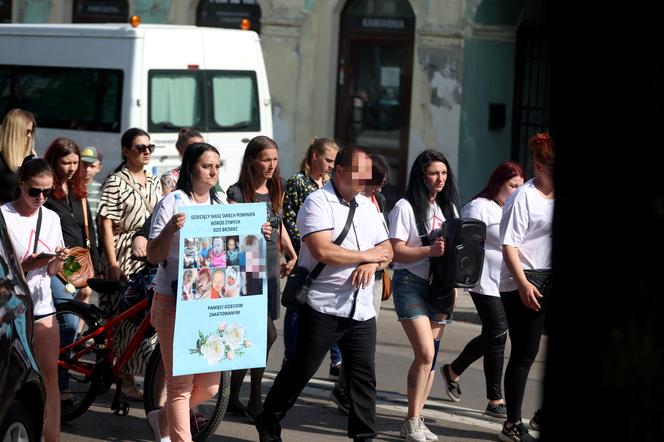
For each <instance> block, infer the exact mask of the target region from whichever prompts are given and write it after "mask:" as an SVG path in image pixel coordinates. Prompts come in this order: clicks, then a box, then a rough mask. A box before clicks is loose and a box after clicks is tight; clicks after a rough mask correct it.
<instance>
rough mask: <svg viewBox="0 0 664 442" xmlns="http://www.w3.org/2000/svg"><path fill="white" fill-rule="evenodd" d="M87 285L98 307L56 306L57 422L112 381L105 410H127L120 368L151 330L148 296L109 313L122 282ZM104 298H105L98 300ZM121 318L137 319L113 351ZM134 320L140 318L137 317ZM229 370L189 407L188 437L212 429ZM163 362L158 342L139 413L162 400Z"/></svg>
mask: <svg viewBox="0 0 664 442" xmlns="http://www.w3.org/2000/svg"><path fill="white" fill-rule="evenodd" d="M88 285H89V286H90V287H91V288H92V289H93V290H94V291H96V292H97V293H99V294H100V305H103V306H105V308H104V309H101V308H99V307H97V306H95V305H89V304H84V303H82V302H79V301H75V300H68V301H64V302H61V303H59V304H58V305H56V318H57V320H58V324H59V327H60V340H61V347H60V357H59V360H58V366H59V368H60V390H61V395H62V399H61V405H62V421H63V422H67V421H70V420H72V419H75V418H77V417H78V416H80V415H81V414H83V413H84V412H85V411H86V410H87V409H88V408H89V407H90V405H91V404H92V403H93V401H94V400H95V398H96V397H97V395H99V394H103V393H106V392H107V391H108V390H109V389H110V388H111V385H113V384H115V385H116V387H115V394H114V396H113V402H112V404H111V409H112V410H113V411H114V413H115V414H116V415H120V414H122V415H127V414H128V413H129V408H130V407H129V403H128V402H124V401H121V400H120V399H121V392H122V378H123V377H122V369H123V367H124V366H125V364H126V363H127V361H128V360H129V358H130V357H131V356H132V355H133V354H134V352H135V351H136V350H137V349H138V347H139V345H140V344H141V341H142V340H143V339H144V338H145V337H146V336H151V335H153V334H154V333H155V331H154V329H153V328H152V326H151V325H150V314H149V312H150V306H151V302H152V297H151V296H146V297H144V298H143V299H141V300H139V301H138V302H137V303H136V304H134V305H132V306H131V307H129V308H127V309H126V310H124V311H122V312H121V313H119V314H118V315H115V316H113V315H111V314H110V311H111V302H110V301H111V299H113V296H118V297H119V296H121V294H122V292H123V291H124V290H125V289H126V283H122V282H118V281H108V280H103V279H90V280H88ZM101 297H105V299H103V300H102V299H101ZM124 320H134V321H135V323H136V322H137V323H138V326H137V328H136V331H135V332H134V334H133V335H132V336H131V339H130V340H129V343H128V344H127V347H126V349H125V350H124V351H123V352H122V353H121V354H116V353H115V351H114V345H113V344H114V341H115V339H116V336H115V333H116V328H117V326H118V325H119V324H120V323H121V322H122V321H124ZM139 320H140V322H139ZM230 377H231V376H230V372H221V376H220V379H219V392H218V393H217V395H215V396H214V397H213V398H212V399H210V400H209V401H207V402H206V403H204V404H200V405H198V406H197V407H196V409H195V410H192V411H191V433H192V439H193V440H195V441H197V442H200V441H205V440H207V439H208V438H209V437H210V436H212V435H213V434H214V432H215V431H216V429H217V427H218V426H219V424H220V423H221V421H222V420H223V417H224V413H225V411H226V406H227V404H228V398H229V390H230ZM164 379H165V376H164V366H163V364H162V360H161V350H160V348H159V344H157V346H156V347H155V349H154V350H153V351H152V354H151V355H150V358H149V361H148V365H147V368H146V372H145V378H144V400H143V402H144V408H145V413H146V414H147V413H148V412H149V411H152V410H154V409H156V408H160V407H162V406H163V404H164V401H165V396H166V395H165V388H164Z"/></svg>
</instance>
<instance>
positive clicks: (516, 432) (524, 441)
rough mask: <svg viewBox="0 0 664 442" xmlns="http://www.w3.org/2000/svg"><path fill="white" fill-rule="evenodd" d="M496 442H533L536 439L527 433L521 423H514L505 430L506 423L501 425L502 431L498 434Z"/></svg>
mask: <svg viewBox="0 0 664 442" xmlns="http://www.w3.org/2000/svg"><path fill="white" fill-rule="evenodd" d="M498 440H501V441H503V442H535V441H536V440H537V439H535V438H534V437H532V436H531V435H530V433H528V429H527V428H526V427H525V426H524V425H523V422H519V423H516V424H514V425H512V426H511V427H509V428H507V422H505V423H504V424H503V430H502V431H501V432H500V433H498Z"/></svg>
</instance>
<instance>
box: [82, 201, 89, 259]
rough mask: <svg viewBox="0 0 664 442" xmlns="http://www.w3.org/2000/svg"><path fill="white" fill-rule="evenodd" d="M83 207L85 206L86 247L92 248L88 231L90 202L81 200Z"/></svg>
mask: <svg viewBox="0 0 664 442" xmlns="http://www.w3.org/2000/svg"><path fill="white" fill-rule="evenodd" d="M81 205H82V206H83V222H84V223H85V245H86V247H87V248H88V249H89V248H90V232H89V231H88V201H87V200H86V199H85V198H81Z"/></svg>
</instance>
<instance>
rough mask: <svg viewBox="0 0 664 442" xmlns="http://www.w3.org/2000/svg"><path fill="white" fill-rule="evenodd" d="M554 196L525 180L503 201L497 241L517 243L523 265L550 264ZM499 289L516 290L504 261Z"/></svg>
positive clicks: (532, 267) (515, 245)
mask: <svg viewBox="0 0 664 442" xmlns="http://www.w3.org/2000/svg"><path fill="white" fill-rule="evenodd" d="M553 206H554V200H553V199H546V198H544V196H543V195H542V194H541V193H540V191H539V190H537V188H536V187H535V185H534V184H533V180H532V179H531V180H528V181H527V182H526V183H524V185H523V186H521V187H519V188H518V189H517V190H516V191H515V192H514V193H512V195H510V197H509V198H507V201H506V202H505V206H504V207H503V216H502V218H501V220H500V241H501V244H503V245H508V246H514V247H518V249H519V260H520V261H521V266H522V267H523V268H524V269H550V268H551V236H552V234H553ZM499 287H500V291H501V292H509V291H512V290H517V288H518V287H517V285H516V282H515V281H514V277H512V274H511V273H510V272H509V270H507V265H506V264H505V261H503V264H502V266H501V271H500V285H499Z"/></svg>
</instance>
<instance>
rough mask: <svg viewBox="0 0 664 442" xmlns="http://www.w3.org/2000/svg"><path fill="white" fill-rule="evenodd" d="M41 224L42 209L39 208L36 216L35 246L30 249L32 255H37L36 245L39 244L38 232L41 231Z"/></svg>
mask: <svg viewBox="0 0 664 442" xmlns="http://www.w3.org/2000/svg"><path fill="white" fill-rule="evenodd" d="M41 223H42V208H41V207H40V208H39V215H37V229H36V231H35V246H34V247H33V249H32V253H37V244H39V232H40V231H41Z"/></svg>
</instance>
